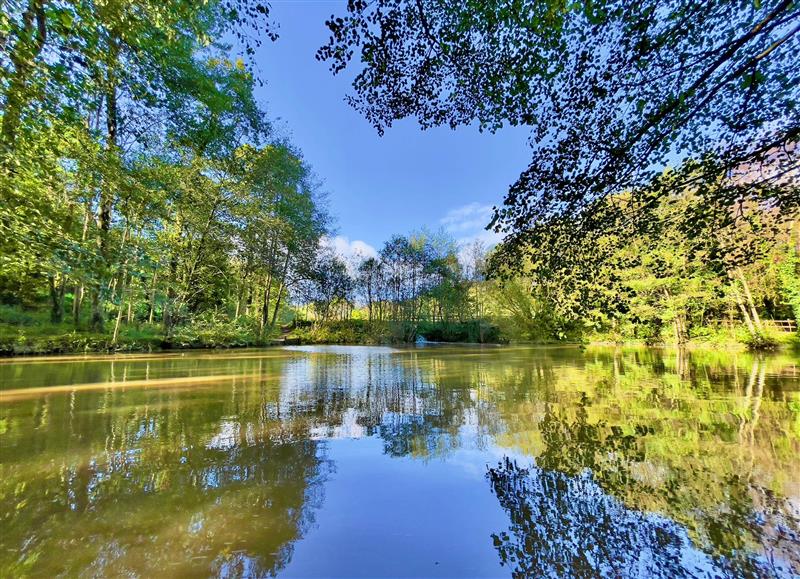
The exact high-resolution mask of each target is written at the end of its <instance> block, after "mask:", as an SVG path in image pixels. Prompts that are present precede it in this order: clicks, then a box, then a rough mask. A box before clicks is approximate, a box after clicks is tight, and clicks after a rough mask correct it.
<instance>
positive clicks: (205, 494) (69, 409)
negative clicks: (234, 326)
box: [0, 346, 800, 577]
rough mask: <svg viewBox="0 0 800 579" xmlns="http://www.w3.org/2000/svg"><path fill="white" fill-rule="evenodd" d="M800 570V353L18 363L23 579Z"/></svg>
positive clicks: (446, 352) (293, 353)
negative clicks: (37, 578)
mask: <svg viewBox="0 0 800 579" xmlns="http://www.w3.org/2000/svg"><path fill="white" fill-rule="evenodd" d="M799 574H800V363H798V360H797V359H796V358H794V357H792V356H786V355H784V356H774V357H756V356H750V355H744V354H738V355H733V354H726V353H681V352H677V351H670V350H664V351H660V350H642V349H640V350H636V349H632V350H615V349H604V348H593V349H589V350H587V351H586V352H581V351H579V350H577V349H573V348H532V347H486V348H478V347H465V346H452V347H440V346H427V347H419V348H405V349H392V348H377V347H376V348H371V347H296V348H285V349H278V348H274V349H268V350H260V351H257V350H250V351H247V350H240V351H232V352H227V353H214V352H191V353H176V354H159V355H130V356H116V357H105V356H100V357H80V356H73V357H52V358H32V359H24V360H23V359H18V360H2V361H0V576H3V577H6V576H40V577H53V576H58V575H67V576H87V577H90V576H132V577H136V576H141V577H152V576H181V577H183V576H221V577H232V576H235V577H239V576H243V577H261V576H275V575H278V576H287V577H299V576H316V577H320V576H324V577H335V576H339V577H341V576H347V577H352V576H381V575H383V576H425V577H435V576H451V577H452V576H469V577H508V576H518V577H548V576H552V577H562V576H573V577H595V576H609V577H619V576H631V577H642V576H663V577H681V576H687V577H691V576H694V577H704V576H710V577H713V576H716V577H718V576H730V577H739V576H755V577H773V576H777V577H792V576H797V575H799Z"/></svg>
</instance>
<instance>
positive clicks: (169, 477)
mask: <svg viewBox="0 0 800 579" xmlns="http://www.w3.org/2000/svg"><path fill="white" fill-rule="evenodd" d="M243 386H244V387H243ZM276 394H277V391H274V390H269V389H267V390H264V389H261V388H259V386H258V383H257V382H255V383H254V382H252V381H251V382H247V383H245V384H238V385H234V386H233V388H231V387H230V385H229V384H226V387H225V388H223V389H220V390H214V391H211V392H209V391H203V390H195V391H180V392H179V391H169V392H166V391H156V390H141V389H133V390H130V391H126V392H121V391H115V392H109V393H105V392H100V393H96V392H90V393H84V394H77V395H69V396H54V397H51V398H48V399H37V400H32V401H26V402H24V403H22V404H21V412H20V415H21V416H26V415H27V416H32V417H33V420H34V421H35V422H36V424H37V427H36V428H35V429H34V430H28V431H27V432H28V436H27V437H26V438H24V439H16V443H17V445H18V447H17V450H16V452H17V453H18V454H15V455H14V456H13V461H12V460H11V459H12V457H11V456H10V455H7V454H6V452H3V461H2V462H3V463H4V466H3V468H2V474H3V477H2V478H3V480H1V481H0V526H1V527H2V529H3V532H2V533H0V547H2V549H0V551H2V552H0V569H4V570H5V571H6V572H8V573H9V574H10V575H12V576H17V575H25V574H31V573H32V574H35V575H38V576H55V575H57V574H66V575H69V576H87V575H88V576H126V575H137V576H146V577H147V576H163V575H165V574H167V575H173V576H174V575H179V576H185V575H192V576H209V575H219V576H245V577H260V576H274V575H275V574H276V573H277V572H278V571H280V570H281V569H282V568H283V567H284V566H285V565H286V564H287V563H288V562H289V560H290V558H291V555H292V551H293V545H294V543H295V542H296V541H297V540H299V539H300V538H302V536H303V534H304V533H305V532H306V531H307V530H308V529H309V527H310V525H311V524H312V523H313V512H314V510H315V509H316V508H318V507H319V506H320V505H321V503H322V500H323V494H322V493H323V482H324V480H325V478H326V476H327V473H328V471H329V468H330V467H329V464H328V462H327V460H326V458H325V455H324V448H322V447H321V446H320V444H319V443H318V442H317V441H314V440H311V439H310V438H309V437H308V429H309V424H308V421H307V420H303V419H302V417H301V418H300V419H298V420H295V421H289V422H283V421H281V420H276V419H270V418H269V417H265V416H264V414H263V409H264V408H265V407H267V406H268V405H269V404H270V403H271V402H272V400H274V397H275V395H276ZM43 417H44V418H43ZM46 417H51V418H46ZM28 420H30V419H28ZM12 434H13V433H12ZM7 458H8V460H7ZM12 462H13V464H12ZM55 554H58V555H55Z"/></svg>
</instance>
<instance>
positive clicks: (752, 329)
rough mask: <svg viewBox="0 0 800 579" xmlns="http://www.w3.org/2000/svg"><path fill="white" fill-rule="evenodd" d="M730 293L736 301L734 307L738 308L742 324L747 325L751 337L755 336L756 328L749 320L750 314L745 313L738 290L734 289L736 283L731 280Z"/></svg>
mask: <svg viewBox="0 0 800 579" xmlns="http://www.w3.org/2000/svg"><path fill="white" fill-rule="evenodd" d="M731 282H732V283H731V291H732V293H733V299H734V300H735V301H736V305H737V306H739V311H740V312H741V313H742V319H743V320H744V323H745V324H746V325H747V330H748V331H749V332H750V335H751V336H755V335H757V333H758V332H757V331H756V327H755V325H754V324H753V320H752V319H751V318H750V314H749V312H748V311H747V308H746V307H745V305H744V302H743V301H742V296H741V295H740V294H739V290H738V289H736V281H735V280H733V278H731Z"/></svg>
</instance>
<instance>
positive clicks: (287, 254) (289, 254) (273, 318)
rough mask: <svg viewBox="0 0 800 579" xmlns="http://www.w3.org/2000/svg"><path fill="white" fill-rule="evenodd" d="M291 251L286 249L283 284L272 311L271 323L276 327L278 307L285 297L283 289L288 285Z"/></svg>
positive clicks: (272, 326) (282, 276) (279, 288)
mask: <svg viewBox="0 0 800 579" xmlns="http://www.w3.org/2000/svg"><path fill="white" fill-rule="evenodd" d="M290 257H291V253H289V250H288V249H287V250H286V259H285V260H284V261H283V271H282V272H281V284H280V286H278V297H277V299H276V300H275V310H274V311H273V312H272V321H271V322H270V323H269V327H270V328H274V327H275V320H276V319H277V318H278V308H280V307H281V298H282V297H283V290H284V289H285V287H286V274H287V273H288V271H289V258H290Z"/></svg>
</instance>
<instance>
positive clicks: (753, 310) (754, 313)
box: [736, 268, 764, 332]
mask: <svg viewBox="0 0 800 579" xmlns="http://www.w3.org/2000/svg"><path fill="white" fill-rule="evenodd" d="M736 273H737V274H738V275H739V279H740V280H741V282H742V288H744V295H745V297H746V298H747V305H748V306H750V314H751V317H752V320H753V325H754V326H755V327H756V329H757V330H758V331H759V332H763V331H764V326H763V325H762V324H761V318H760V317H759V315H758V310H757V309H756V304H755V302H754V301H753V294H752V293H750V285H749V284H748V283H747V278H746V277H745V276H744V272H743V271H742V268H737V270H736Z"/></svg>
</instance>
